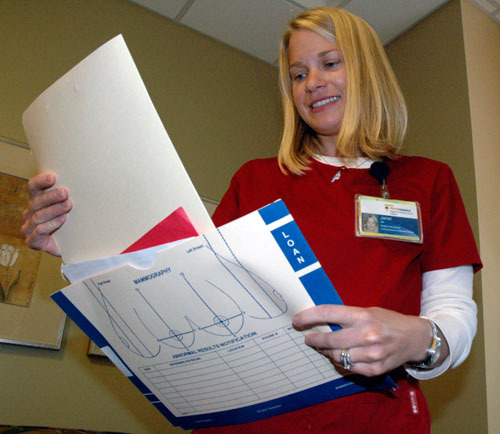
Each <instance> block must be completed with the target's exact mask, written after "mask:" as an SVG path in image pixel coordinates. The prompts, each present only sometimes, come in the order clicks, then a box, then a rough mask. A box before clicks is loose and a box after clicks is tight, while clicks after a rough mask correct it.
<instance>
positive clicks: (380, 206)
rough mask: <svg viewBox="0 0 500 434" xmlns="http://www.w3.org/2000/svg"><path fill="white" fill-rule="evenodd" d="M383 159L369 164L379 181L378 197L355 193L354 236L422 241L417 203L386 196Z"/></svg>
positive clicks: (412, 241) (413, 241) (385, 174)
mask: <svg viewBox="0 0 500 434" xmlns="http://www.w3.org/2000/svg"><path fill="white" fill-rule="evenodd" d="M389 173H390V169H389V166H388V164H387V163H385V162H384V161H376V162H374V163H373V164H372V165H371V166H370V175H371V176H372V177H373V178H375V179H376V180H377V181H378V182H379V184H380V197H374V196H362V195H356V196H355V203H356V236H358V237H368V238H382V239H392V240H398V241H406V242H410V243H422V242H423V232H422V219H421V215H420V205H419V203H418V202H409V201H403V200H394V199H391V198H390V194H389V188H388V186H387V177H388V176H389Z"/></svg>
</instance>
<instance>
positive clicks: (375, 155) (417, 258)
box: [23, 8, 481, 433]
mask: <svg viewBox="0 0 500 434" xmlns="http://www.w3.org/2000/svg"><path fill="white" fill-rule="evenodd" d="M280 82H281V91H282V95H283V107H284V122H285V124H284V132H283V137H282V142H281V147H280V152H279V156H278V159H275V158H272V159H264V160H253V161H250V162H248V163H246V164H245V165H243V166H242V168H241V169H240V170H239V171H238V172H237V173H236V174H235V176H234V177H233V179H232V181H231V185H230V188H229V190H228V192H227V193H226V194H225V195H224V198H223V199H222V201H221V204H220V206H219V207H218V209H217V210H216V212H215V214H214V217H213V218H214V221H215V223H216V225H221V224H224V223H226V222H229V221H231V220H234V219H235V218H238V217H239V216H241V215H244V214H246V213H248V212H250V211H253V210H255V209H257V208H259V207H261V206H264V205H266V204H268V203H270V202H272V201H274V200H276V199H278V198H282V199H283V200H284V202H285V204H286V205H287V207H288V209H289V210H290V211H291V213H292V215H293V216H294V218H295V220H296V221H297V223H298V225H299V227H300V228H301V230H302V232H303V233H304V235H305V237H306V239H307V240H308V242H309V244H310V245H311V247H312V249H313V251H314V252H315V254H316V256H317V257H318V259H319V261H320V262H321V264H322V265H323V268H324V269H325V271H326V272H327V274H328V276H329V277H330V279H331V280H332V282H333V284H334V286H335V288H336V289H337V291H338V293H339V295H340V296H341V298H342V299H343V301H344V303H345V305H344V306H331V305H323V306H317V307H314V308H311V309H308V310H306V311H303V312H300V313H299V314H297V315H296V316H295V317H294V325H295V326H296V327H297V328H301V329H307V328H309V327H312V326H314V325H316V324H324V323H333V324H339V325H341V326H342V329H341V330H338V331H335V332H329V333H318V332H314V333H310V334H309V335H308V336H307V337H306V343H307V344H308V345H311V346H312V347H314V348H316V349H317V350H318V351H320V352H321V353H322V354H324V355H325V356H326V357H328V358H330V359H331V360H332V361H333V363H335V364H336V365H338V366H340V367H342V368H345V369H348V370H350V372H351V373H356V374H361V375H365V376H370V377H371V376H377V375H381V374H385V373H389V374H390V375H391V376H392V377H393V379H394V380H395V381H396V382H397V384H398V389H397V390H394V391H384V392H380V391H367V392H363V393H360V394H356V395H351V396H348V397H344V398H339V399H336V400H333V401H330V402H326V403H323V404H320V405H315V406H312V407H307V408H304V409H301V410H297V411H294V412H291V413H287V414H283V415H280V416H275V417H271V418H268V419H263V420H261V421H257V422H254V423H250V424H245V425H236V426H229V427H218V428H213V429H207V430H203V431H207V432H209V431H213V432H217V433H224V432H249V433H250V432H259V433H270V432H276V433H280V432H301V433H302V432H370V433H373V432H384V433H386V432H412V433H413V432H422V433H424V432H429V430H430V417H429V413H428V409H427V406H426V403H425V399H424V397H423V395H422V393H421V392H420V389H419V387H418V382H417V381H416V380H415V378H421V379H423V378H432V377H434V376H437V375H439V374H440V373H442V372H444V371H445V370H447V369H448V368H450V367H454V366H456V365H458V364H459V363H461V362H462V361H463V360H464V359H465V357H466V356H467V354H468V352H469V350H470V345H471V342H472V338H473V336H474V334H475V328H476V307H475V304H474V302H473V301H472V296H471V293H472V274H473V267H474V268H475V269H476V270H478V269H479V268H480V266H481V265H480V259H479V256H478V253H477V249H476V247H475V244H474V240H473V237H472V232H471V229H470V226H469V225H468V223H467V217H466V214H465V210H464V207H463V203H462V201H461V198H460V194H459V192H458V188H457V185H456V182H455V180H454V178H453V175H452V173H451V171H450V169H449V168H448V167H447V166H446V165H444V164H441V163H438V162H435V161H432V160H428V159H425V158H418V157H403V156H399V155H398V154H397V152H398V149H399V147H400V145H401V142H402V140H403V137H404V133H405V130H406V108H405V104H404V101H403V97H402V95H401V92H400V90H399V87H398V85H397V83H396V80H395V78H394V74H393V72H392V70H391V68H390V66H389V63H388V61H387V58H386V56H385V53H384V50H383V47H382V46H381V44H380V42H379V40H378V38H377V37H376V35H375V34H374V32H373V30H372V29H371V28H370V27H369V26H368V25H367V24H366V23H365V22H364V21H362V20H361V19H359V18H358V17H355V16H353V15H351V14H349V13H348V12H345V11H342V10H337V9H329V8H319V9H315V10H311V11H306V12H304V13H302V14H301V15H299V16H298V17H297V18H296V19H295V20H293V21H292V22H291V23H290V25H289V28H288V30H287V32H286V33H285V35H284V37H283V40H282V48H281V53H280ZM374 160H383V161H385V163H386V165H387V167H388V169H389V175H388V176H387V180H386V181H387V184H388V186H389V189H390V192H391V198H393V199H397V200H399V201H408V202H411V203H415V202H418V204H419V207H420V209H421V215H420V218H419V219H420V220H419V223H420V224H421V228H422V233H423V240H418V241H422V242H405V241H401V240H396V239H383V238H377V237H373V236H372V237H369V238H364V237H359V236H356V231H355V223H354V222H355V215H356V214H355V206H354V201H355V197H357V195H365V196H368V197H372V198H375V197H380V185H379V182H378V181H377V180H376V179H375V178H373V177H372V176H370V174H369V170H368V169H369V168H370V166H371V164H372V163H373V161H374ZM422 173H425V174H426V176H425V177H422V176H421V174H422ZM54 180H55V176H54V175H53V174H42V175H39V176H37V177H35V178H33V179H32V180H31V181H30V184H29V185H30V193H31V201H30V206H29V208H28V209H27V210H26V211H25V212H24V218H25V220H26V223H25V225H24V226H23V230H24V232H25V234H26V237H27V243H28V245H29V246H30V247H33V248H39V249H43V250H45V251H48V252H50V253H53V254H57V253H58V251H57V248H56V246H55V245H54V243H53V241H52V239H51V237H50V234H51V233H52V232H53V231H54V230H56V229H57V228H58V227H60V226H61V225H62V224H63V223H64V220H65V215H66V213H67V212H68V211H69V210H70V209H71V202H70V201H69V199H68V195H67V192H66V191H65V190H61V189H56V190H53V191H45V189H47V188H48V187H50V186H51V185H53V182H54ZM451 210H453V211H452V212H451ZM456 234H460V236H456ZM420 315H422V316H425V317H427V318H422V317H421V316H420Z"/></svg>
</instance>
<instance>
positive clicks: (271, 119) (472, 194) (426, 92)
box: [0, 0, 500, 433]
mask: <svg viewBox="0 0 500 434" xmlns="http://www.w3.org/2000/svg"><path fill="white" fill-rule="evenodd" d="M462 3H464V2H462ZM465 3H467V2H465ZM460 6H461V5H460V2H459V0H452V1H451V2H450V3H449V4H448V5H446V6H445V7H443V8H442V9H440V10H439V11H437V12H436V13H435V14H433V15H431V16H430V17H428V18H427V19H426V20H424V21H423V22H422V23H420V24H419V25H418V26H416V27H415V28H413V29H411V30H410V31H409V32H407V33H406V34H404V35H403V36H402V37H400V38H398V39H397V40H396V41H394V42H393V43H392V44H391V45H390V46H389V47H388V54H389V56H390V58H391V61H392V63H393V65H394V67H395V70H396V73H397V75H398V78H399V79H400V81H401V84H402V87H403V90H404V92H405V94H406V96H407V100H408V105H409V109H410V130H409V135H408V140H407V142H406V152H407V153H411V154H419V155H427V156H429V157H432V158H436V159H440V160H443V161H445V162H447V163H449V164H450V165H451V167H452V168H453V170H454V172H455V174H456V176H457V179H458V182H459V185H460V187H461V190H462V194H463V196H464V199H465V202H466V204H467V210H468V213H469V217H470V219H471V222H472V224H473V226H474V228H475V230H476V233H477V234H479V236H480V240H481V247H482V254H483V258H484V259H485V262H486V261H491V262H492V261H494V259H498V256H496V257H495V256H494V255H495V254H496V255H498V249H495V247H496V246H495V245H494V242H495V240H496V241H497V242H498V240H499V237H498V233H497V232H495V230H498V229H496V228H495V227H493V223H494V220H495V217H494V215H498V213H496V214H495V213H494V211H495V210H493V209H491V208H490V207H491V206H492V205H496V204H497V203H498V200H497V199H496V200H495V201H493V200H490V199H489V197H488V196H487V195H486V196H485V195H483V194H481V192H483V191H484V192H485V194H486V192H488V190H487V188H486V187H488V186H489V185H490V184H488V183H487V180H489V179H491V178H494V177H495V175H496V176H497V178H496V179H498V167H500V166H499V164H498V163H499V161H498V160H499V156H498V149H497V148H498V146H496V148H495V144H493V142H492V141H491V140H493V139H492V138H493V137H498V136H499V135H498V129H497V130H496V133H497V134H491V135H486V136H485V135H484V131H485V130H484V123H485V122H486V121H487V120H488V114H487V112H485V111H484V110H482V111H481V108H484V106H483V105H482V104H481V102H482V101H484V100H486V99H487V98H486V96H487V97H489V98H491V100H492V102H491V104H496V107H497V109H498V104H497V102H496V101H495V98H494V96H495V95H498V91H495V92H493V91H492V92H490V93H488V88H487V87H483V88H481V89H478V90H476V89H475V87H474V86H473V85H472V84H471V83H472V80H474V82H475V81H476V77H478V75H479V78H478V79H480V80H483V79H484V77H483V76H482V75H480V74H481V73H484V70H483V69H482V67H480V66H479V65H476V70H475V71H474V70H471V67H472V66H471V65H470V63H471V61H472V59H474V58H473V56H472V55H471V53H470V50H471V48H470V47H474V44H477V43H478V42H474V39H473V35H472V33H473V32H472V29H474V31H475V30H476V26H479V27H480V28H481V31H482V32H487V31H488V30H487V29H489V27H488V26H485V23H484V22H482V21H481V19H479V18H478V17H477V13H476V11H475V10H470V8H468V6H467V5H464V4H462V8H463V9H464V11H463V14H464V19H463V28H462V16H461V10H460ZM117 33H122V34H123V35H124V37H125V40H126V41H127V43H128V45H129V48H130V51H131V53H132V56H133V57H134V59H135V61H136V63H137V66H138V68H139V71H140V72H141V74H142V76H143V79H144V81H145V83H146V86H147V88H148V90H149V92H150V94H151V97H152V99H153V102H154V103H155V105H156V107H157V109H158V111H159V114H160V116H161V118H162V120H163V121H164V123H165V125H166V128H167V130H168V132H169V134H170V136H171V138H172V141H173V142H174V144H175V146H176V148H177V150H178V152H179V154H180V156H181V158H182V159H183V161H184V163H185V165H186V167H187V169H188V171H189V173H190V175H191V176H192V178H193V181H194V183H195V185H196V187H197V188H198V191H199V193H200V194H201V195H203V196H206V197H209V198H213V199H219V198H220V196H221V195H222V193H223V191H224V190H225V188H226V186H227V183H228V181H229V178H230V176H231V175H232V173H233V172H234V171H235V169H236V168H237V167H238V166H239V165H240V164H241V163H242V162H243V161H245V160H247V159H249V158H255V157H259V156H268V155H272V154H274V153H275V151H276V145H277V143H278V141H279V127H280V114H279V104H278V102H277V100H278V98H277V85H276V81H277V73H276V71H275V70H274V69H273V68H271V67H269V66H268V65H266V64H264V63H262V62H259V61H258V60H255V59H252V58H249V57H248V56H246V55H244V54H242V53H240V52H238V51H235V50H232V49H230V48H228V47H225V46H223V45H221V44H218V43H216V42H214V41H212V40H210V39H209V38H206V37H203V36H201V35H198V34H196V33H194V32H192V31H191V30H189V29H186V28H183V27H181V26H178V25H176V24H174V23H172V22H171V21H169V20H167V19H164V18H161V17H159V16H157V15H155V14H153V13H150V12H148V11H146V10H143V9H141V8H139V7H137V6H135V5H133V4H131V3H130V2H128V1H125V0H85V1H83V0H68V1H64V2H62V1H60V0H23V1H19V0H1V1H0V56H1V57H0V58H1V59H2V68H1V75H0V77H1V80H0V98H1V101H2V103H1V104H0V136H3V137H8V138H12V139H14V140H17V141H21V142H24V141H25V138H24V133H23V130H22V126H21V114H22V111H23V110H24V109H25V108H26V107H27V106H28V104H29V103H30V102H31V101H32V100H33V99H34V98H35V97H36V96H37V95H38V94H39V93H40V92H41V91H42V90H43V89H45V88H46V87H47V86H49V85H50V84H51V83H52V82H53V81H54V80H56V79H57V78H58V77H59V76H60V75H62V74H63V73H64V72H66V71H67V70H68V69H69V68H71V67H72V66H73V65H74V64H75V63H77V62H78V61H79V60H80V59H82V58H83V57H84V56H86V55H87V54H88V53H90V52H91V51H92V50H94V49H95V48H97V47H98V46H99V45H101V44H102V43H103V42H105V41H106V40H108V39H110V38H111V37H113V36H114V35H116V34H117ZM464 33H465V40H466V48H467V51H464V45H463V40H464ZM491 34H493V35H494V37H498V36H497V35H498V33H495V32H494V31H493V30H492V32H490V33H488V35H491ZM480 35H483V33H480ZM476 36H477V35H476ZM484 37H486V36H484ZM497 40H498V39H497ZM483 45H484V44H483ZM496 46H498V43H497V44H496ZM483 48H485V47H483ZM485 49H486V48H485ZM489 49H490V50H491V52H490V53H489V54H488V53H487V52H484V53H483V52H481V53H478V55H480V56H481V57H480V59H479V60H478V61H480V62H487V63H488V64H491V65H493V66H492V67H493V70H494V71H498V70H500V69H499V67H498V57H495V56H494V55H493V54H492V52H493V51H495V48H494V46H491V47H489ZM497 51H498V50H497ZM466 54H467V58H466ZM496 56H498V53H497V54H496ZM495 59H497V60H495ZM490 61H491V62H493V63H489V62H490ZM495 62H496V63H495ZM472 63H474V62H472ZM466 66H467V68H466ZM467 74H468V75H469V80H470V88H468V86H467ZM497 85H498V83H497ZM469 93H470V106H471V110H472V124H471V116H470V113H469ZM477 105H478V106H479V110H476V108H475V107H476V106H477ZM492 119H493V121H491V122H493V123H494V121H495V120H496V119H498V115H497V116H493V117H492ZM491 122H490V124H489V127H488V128H493V127H491ZM497 128H498V127H497ZM487 146H490V147H491V148H489V149H488V151H487V152H488V154H487V155H488V158H485V155H486V152H485V151H484V150H483V149H484V147H487ZM0 152H1V151H0ZM495 152H496V154H495ZM12 155H15V157H12ZM490 155H492V156H493V157H492V158H489V156H490ZM473 157H475V163H476V167H477V170H478V172H477V173H478V176H477V177H476V179H474V177H472V176H471V174H472V173H474V158H473ZM481 157H483V159H486V161H482V160H481ZM2 159H4V161H5V159H8V160H9V163H8V166H9V169H2V170H6V171H8V172H9V171H10V169H11V166H12V164H11V163H12V161H14V160H15V161H14V164H13V165H14V166H16V167H27V169H26V170H27V171H29V170H31V169H30V167H31V162H29V163H27V160H28V159H29V157H28V156H27V151H26V152H23V151H22V150H21V151H16V152H11V153H9V155H7V153H0V161H1V160H2ZM1 167H3V165H2V166H1ZM208 167H209V168H210V170H208V169H207V168H208ZM23 170H24V169H23ZM495 170H496V171H497V172H495ZM9 173H10V172H9ZM486 175H487V176H486ZM486 178H488V179H486ZM476 182H477V186H476ZM497 185H498V182H497ZM476 188H477V190H478V192H479V193H478V196H477V203H478V205H479V220H480V221H481V225H483V220H484V219H488V218H489V219H490V220H489V222H490V223H489V224H490V225H491V229H487V228H488V226H486V228H483V226H481V231H478V226H477V221H478V212H477V207H476ZM490 193H491V194H492V195H493V194H494V191H492V192H488V193H487V194H490ZM488 243H489V244H488ZM485 249H486V250H485ZM495 263H498V261H497V262H495ZM491 268H493V269H494V268H498V267H495V266H493V267H491ZM484 273H485V272H483V280H484V286H485V288H487V289H488V291H485V293H484V295H483V296H484V302H485V304H487V305H488V306H487V307H485V324H486V340H487V342H493V345H492V344H489V346H488V352H487V357H488V359H487V363H488V365H489V370H488V380H489V382H492V384H491V387H490V384H488V398H489V400H490V402H489V408H490V432H500V429H498V414H499V412H498V410H497V409H498V392H496V391H497V390H499V387H498V374H497V376H496V377H495V369H494V367H495V364H497V360H498V354H497V353H495V351H496V352H498V344H497V343H498V330H499V327H498V319H496V318H495V317H494V315H495V313H496V314H497V315H496V316H497V317H498V308H497V309H495V307H494V306H495V301H497V302H498V301H499V300H498V292H497V291H496V292H495V291H494V290H495V283H496V282H498V279H494V277H495V276H493V275H491V274H488V275H485V274H484ZM476 283H477V284H476V296H475V297H476V300H477V302H478V304H479V307H480V312H481V314H482V299H483V296H482V294H481V286H480V283H481V282H480V281H478V282H476ZM54 289H57V288H54ZM495 296H496V299H495ZM498 305H499V303H496V306H498ZM494 333H497V334H496V336H495V334H494ZM87 343H88V340H87V338H86V337H85V336H84V335H83V334H82V333H81V332H80V331H79V330H78V328H77V327H76V326H75V325H74V324H73V323H71V322H68V324H67V327H66V333H65V339H64V342H63V346H62V348H61V350H60V351H50V350H41V349H33V348H26V347H15V346H10V345H0V366H1V367H2V375H0V402H1V403H2V404H1V411H0V424H31V425H45V426H59V427H67V428H70V427H71V428H87V429H96V430H109V431H124V432H133V433H160V432H162V433H163V432H174V428H172V427H171V426H170V425H169V424H168V423H167V422H166V421H165V420H164V419H163V417H162V416H161V415H160V414H159V413H158V412H157V411H156V410H155V409H154V408H153V407H152V406H151V405H149V404H148V403H147V402H146V401H145V400H144V398H143V397H142V396H141V395H140V394H139V393H138V392H137V391H136V390H135V388H134V387H133V386H132V385H131V384H129V382H128V381H127V380H126V379H125V378H124V377H123V376H122V375H121V373H119V372H118V370H117V369H115V368H114V367H112V366H111V365H110V364H109V363H108V362H107V361H104V360H94V359H89V358H88V357H87V356H86V348H87ZM490 347H491V349H490ZM495 356H496V357H495ZM424 389H425V392H426V395H427V396H428V397H429V402H430V407H431V412H432V415H433V421H434V424H433V432H435V433H449V432H453V433H471V432H474V433H483V432H487V427H486V390H485V374H484V340H483V329H482V317H481V321H480V328H479V331H478V337H477V339H476V341H475V344H474V348H473V354H472V356H471V357H470V358H469V360H468V361H467V362H466V363H465V364H464V365H462V366H461V367H459V368H458V369H456V370H455V371H452V372H450V373H448V374H446V375H445V376H443V377H441V378H439V379H436V380H431V381H429V382H427V383H425V384H424ZM495 393H496V394H495ZM97 397H98V399H97ZM495 399H496V401H495ZM494 406H495V407H496V408H494ZM492 421H496V422H492ZM492 423H493V424H494V423H496V425H492ZM493 426H495V427H497V429H496V431H494V430H493V429H492V428H491V427H493Z"/></svg>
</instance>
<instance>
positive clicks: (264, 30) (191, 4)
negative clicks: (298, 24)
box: [130, 0, 500, 65]
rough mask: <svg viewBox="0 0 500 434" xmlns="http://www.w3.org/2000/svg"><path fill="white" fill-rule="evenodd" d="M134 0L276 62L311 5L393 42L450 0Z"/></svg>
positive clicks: (232, 44) (238, 47) (256, 55)
mask: <svg viewBox="0 0 500 434" xmlns="http://www.w3.org/2000/svg"><path fill="white" fill-rule="evenodd" d="M130 1H133V2H134V3H137V4H139V5H141V6H144V7H146V8H148V9H151V10H153V11H155V12H157V13H159V14H161V15H164V16H166V17H168V18H170V19H172V20H174V21H176V22H178V23H180V24H183V25H185V26H187V27H190V28H192V29H195V30H197V31H199V32H201V33H203V34H205V35H208V36H210V37H212V38H214V39H216V40H219V41H221V42H224V43H225V44H227V45H230V46H231V47H234V48H237V49H239V50H242V51H244V52H245V53H247V54H250V55H252V56H254V57H257V58H259V59H261V60H263V61H265V62H267V63H270V64H274V65H275V64H277V58H278V47H279V41H280V38H281V34H282V33H283V30H284V28H285V26H286V24H287V23H288V21H290V19H291V18H293V17H294V16H295V15H297V13H299V12H300V11H302V10H304V9H306V8H310V7H317V6H336V7H342V8H345V9H346V10H348V11H350V12H353V13H354V14H356V15H359V16H360V17H362V18H364V19H365V20H366V21H368V23H369V24H370V25H371V26H372V27H373V28H374V29H375V31H376V32H377V33H378V35H379V36H380V39H381V40H382V42H383V43H384V44H387V43H388V42H390V41H391V40H393V39H395V38H396V37H398V36H399V35H400V34H401V33H403V32H405V31H406V30H408V29H409V28H410V27H412V26H413V25H415V24H416V23H418V22H419V21H420V20H422V19H423V18H425V17H426V16H427V15H429V14H430V13H432V12H433V11H434V10H436V9H437V8H439V7H441V6H442V5H444V4H445V3H447V1H448V0H377V1H374V0H130ZM482 1H485V2H487V1H491V0H482ZM499 1H500V0H499Z"/></svg>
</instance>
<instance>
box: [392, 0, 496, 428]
mask: <svg viewBox="0 0 500 434" xmlns="http://www.w3.org/2000/svg"><path fill="white" fill-rule="evenodd" d="M387 52H388V55H389V58H390V60H391V63H392V64H393V67H394V69H395V72H396V75H397V76H398V79H399V80H400V83H401V86H402V88H403V92H404V94H405V96H406V99H407V102H408V108H409V118H410V119H409V131H408V137H407V140H406V142H405V150H404V151H405V152H406V153H408V154H414V155H424V156H428V157H430V158H435V159H437V160H441V161H444V162H446V163H448V164H449V165H450V166H451V167H452V169H453V171H454V173H455V176H456V178H457V181H458V183H459V186H460V190H461V193H462V196H463V199H464V201H465V204H466V208H467V213H468V216H469V219H470V221H471V224H472V226H473V229H474V231H475V233H476V237H477V234H478V233H479V232H478V215H477V204H476V184H475V179H474V176H473V173H474V153H473V143H472V129H471V120H470V111H469V95H468V86H467V71H466V60H465V52H464V42H463V30H462V18H461V10H460V1H459V0H451V1H450V2H449V3H448V4H446V5H445V6H444V7H442V8H441V9H439V10H438V11H436V12H435V13H434V14H432V15H430V16H429V17H427V18H426V19H425V20H424V21H422V22H421V23H419V24H418V25H417V26H415V27H414V28H412V29H411V30H410V31H408V32H406V33H405V34H404V35H402V36H401V37H400V38H398V39H397V40H395V41H394V42H393V43H391V44H390V45H389V46H388V47H387ZM422 176H425V174H422ZM474 297H475V300H476V302H477V303H478V307H479V312H480V318H479V329H478V333H477V336H476V339H475V342H474V344H473V349H472V353H471V356H470V357H469V358H468V359H467V361H466V362H465V363H464V364H463V365H461V366H460V367H458V368H456V369H455V370H453V371H450V372H448V373H446V375H443V376H442V377H439V378H437V379H434V380H429V381H426V382H423V383H422V388H423V389H424V392H425V394H426V396H427V398H428V402H429V406H430V410H431V415H432V419H433V426H432V432H433V433H464V434H465V433H485V432H487V414H486V385H485V372H484V337H483V328H482V296H481V282H480V278H479V277H476V281H475V295H474Z"/></svg>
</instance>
